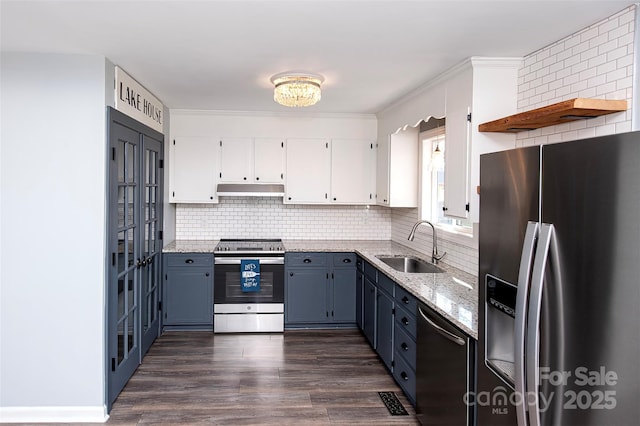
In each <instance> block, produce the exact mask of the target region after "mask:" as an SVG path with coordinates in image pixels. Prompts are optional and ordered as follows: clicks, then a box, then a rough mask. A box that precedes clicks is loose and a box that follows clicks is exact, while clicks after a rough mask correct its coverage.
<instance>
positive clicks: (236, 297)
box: [224, 272, 273, 303]
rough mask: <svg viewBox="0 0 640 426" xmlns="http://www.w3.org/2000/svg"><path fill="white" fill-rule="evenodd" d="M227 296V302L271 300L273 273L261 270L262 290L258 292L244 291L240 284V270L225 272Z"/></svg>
mask: <svg viewBox="0 0 640 426" xmlns="http://www.w3.org/2000/svg"><path fill="white" fill-rule="evenodd" d="M224 285H225V298H226V299H227V303H230V302H241V303H245V301H252V300H254V301H262V302H270V301H271V299H272V298H273V273H272V272H266V273H265V272H261V273H260V291H258V292H243V291H242V286H241V285H240V272H227V273H225V280H224Z"/></svg>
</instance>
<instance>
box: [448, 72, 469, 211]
mask: <svg viewBox="0 0 640 426" xmlns="http://www.w3.org/2000/svg"><path fill="white" fill-rule="evenodd" d="M472 89H473V73H472V69H471V68H470V67H469V68H467V69H465V70H463V71H461V72H460V73H459V74H457V75H455V76H454V77H452V78H451V79H450V80H449V81H447V103H446V120H447V121H446V126H445V141H446V149H445V153H444V156H445V167H444V188H445V190H444V207H443V209H444V214H445V216H451V217H456V218H462V219H466V218H467V216H468V213H469V211H468V205H469V199H468V194H469V142H470V140H469V138H470V130H471V116H470V114H471V101H472V99H471V96H472Z"/></svg>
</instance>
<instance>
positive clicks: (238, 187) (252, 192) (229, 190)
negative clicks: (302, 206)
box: [217, 183, 284, 197]
mask: <svg viewBox="0 0 640 426" xmlns="http://www.w3.org/2000/svg"><path fill="white" fill-rule="evenodd" d="M217 193H218V196H219V197H224V196H227V197H283V196H284V185H282V184H268V183H219V184H218V190H217Z"/></svg>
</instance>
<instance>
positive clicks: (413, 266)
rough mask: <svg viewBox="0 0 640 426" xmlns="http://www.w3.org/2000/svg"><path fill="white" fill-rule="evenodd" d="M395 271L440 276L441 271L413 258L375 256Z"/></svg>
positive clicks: (432, 265) (434, 266) (431, 264)
mask: <svg viewBox="0 0 640 426" xmlns="http://www.w3.org/2000/svg"><path fill="white" fill-rule="evenodd" d="M376 257H377V258H378V259H380V260H381V261H382V262H384V263H386V264H387V265H389V266H390V267H392V268H393V269H395V270H396V271H400V272H407V273H410V274H441V273H443V272H444V270H443V269H441V268H439V267H437V266H436V265H434V264H433V263H428V262H425V261H423V260H420V259H417V258H415V257H408V256H376Z"/></svg>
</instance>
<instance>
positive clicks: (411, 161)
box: [376, 127, 418, 207]
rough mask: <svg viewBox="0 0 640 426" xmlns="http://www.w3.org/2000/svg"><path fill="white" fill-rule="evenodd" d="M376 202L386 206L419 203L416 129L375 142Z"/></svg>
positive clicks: (414, 204) (403, 205)
mask: <svg viewBox="0 0 640 426" xmlns="http://www.w3.org/2000/svg"><path fill="white" fill-rule="evenodd" d="M376 181H377V191H378V194H377V203H378V204H380V205H383V206H388V207H417V206H418V129H417V128H413V127H409V128H408V129H407V130H404V131H401V132H399V133H396V134H393V135H390V136H389V139H388V141H386V143H385V142H384V141H383V142H382V143H380V144H379V146H378V172H377V179H376Z"/></svg>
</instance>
